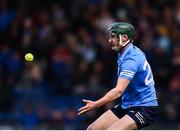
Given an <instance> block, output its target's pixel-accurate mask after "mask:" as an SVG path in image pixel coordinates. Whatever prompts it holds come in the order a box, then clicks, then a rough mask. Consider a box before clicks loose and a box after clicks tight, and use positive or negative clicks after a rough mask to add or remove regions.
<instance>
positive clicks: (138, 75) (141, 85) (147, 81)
mask: <svg viewBox="0 0 180 131" xmlns="http://www.w3.org/2000/svg"><path fill="white" fill-rule="evenodd" d="M118 78H125V79H128V80H130V83H129V85H128V87H127V88H126V90H125V91H124V93H123V95H122V105H121V106H122V108H123V109H127V108H130V107H134V106H158V103H157V97H156V91H155V87H154V79H153V75H152V71H151V67H150V65H149V63H148V62H147V60H146V57H145V55H144V53H143V52H142V51H141V50H140V49H139V48H137V47H136V46H134V45H132V44H129V45H128V46H127V47H126V49H125V50H124V52H123V53H122V54H120V53H118Z"/></svg>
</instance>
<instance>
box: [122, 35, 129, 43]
mask: <svg viewBox="0 0 180 131" xmlns="http://www.w3.org/2000/svg"><path fill="white" fill-rule="evenodd" d="M122 40H123V41H124V42H125V41H127V40H128V36H127V35H126V34H124V35H122Z"/></svg>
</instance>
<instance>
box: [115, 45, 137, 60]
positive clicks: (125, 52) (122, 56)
mask: <svg viewBox="0 0 180 131" xmlns="http://www.w3.org/2000/svg"><path fill="white" fill-rule="evenodd" d="M132 47H133V44H132V43H129V45H127V47H126V49H125V50H124V52H123V53H122V54H120V52H119V53H118V55H119V57H120V59H121V60H122V59H123V58H124V56H126V54H127V53H128V52H129V50H130V49H131V48H132Z"/></svg>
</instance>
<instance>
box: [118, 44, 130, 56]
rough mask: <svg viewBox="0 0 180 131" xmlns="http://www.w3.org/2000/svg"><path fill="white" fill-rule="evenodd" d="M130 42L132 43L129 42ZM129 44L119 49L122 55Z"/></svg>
mask: <svg viewBox="0 0 180 131" xmlns="http://www.w3.org/2000/svg"><path fill="white" fill-rule="evenodd" d="M129 44H130V43H129ZM129 44H127V45H126V46H124V47H122V48H121V49H120V50H119V53H120V54H121V55H122V54H123V52H124V51H125V50H126V48H127V47H128V45H129Z"/></svg>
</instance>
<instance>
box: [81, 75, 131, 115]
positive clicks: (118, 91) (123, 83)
mask: <svg viewBox="0 0 180 131" xmlns="http://www.w3.org/2000/svg"><path fill="white" fill-rule="evenodd" d="M129 82H130V81H129V80H127V79H123V78H119V79H118V82H117V85H116V87H115V88H113V89H112V90H110V91H109V92H108V93H107V94H106V95H105V96H104V97H102V98H101V99H99V100H97V101H90V100H83V102H85V103H86V105H85V106H83V107H81V108H80V109H79V110H78V112H79V113H78V115H80V114H83V113H85V112H87V111H89V110H92V109H95V108H98V107H100V106H102V105H104V104H107V103H109V102H112V101H113V100H115V99H117V98H119V97H120V96H121V95H122V93H123V92H124V90H125V89H126V87H127V85H128V84H129Z"/></svg>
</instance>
